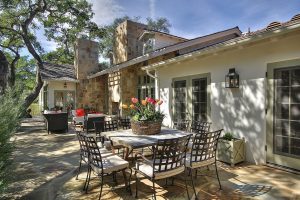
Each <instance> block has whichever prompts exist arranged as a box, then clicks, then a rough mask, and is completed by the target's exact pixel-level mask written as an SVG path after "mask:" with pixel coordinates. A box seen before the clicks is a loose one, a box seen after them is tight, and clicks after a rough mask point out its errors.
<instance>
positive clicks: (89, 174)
mask: <svg viewBox="0 0 300 200" xmlns="http://www.w3.org/2000/svg"><path fill="white" fill-rule="evenodd" d="M91 173H92V168H91V167H90V166H89V170H88V178H87V183H86V188H85V193H86V194H87V191H88V189H89V184H90V180H91Z"/></svg>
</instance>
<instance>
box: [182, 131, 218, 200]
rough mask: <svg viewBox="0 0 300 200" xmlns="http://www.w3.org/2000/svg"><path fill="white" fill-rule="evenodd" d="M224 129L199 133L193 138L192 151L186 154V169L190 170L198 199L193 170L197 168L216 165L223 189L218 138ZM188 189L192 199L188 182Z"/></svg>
mask: <svg viewBox="0 0 300 200" xmlns="http://www.w3.org/2000/svg"><path fill="white" fill-rule="evenodd" d="M222 131H223V129H221V130H218V131H214V132H202V133H197V134H196V135H195V136H194V138H193V143H192V148H191V152H190V153H187V154H186V159H185V166H186V169H187V170H188V171H189V174H190V177H191V181H192V186H193V190H194V193H195V197H196V199H197V193H196V189H195V185H194V180H193V170H195V171H196V172H197V169H199V168H201V167H207V166H209V165H214V166H215V169H216V176H217V179H218V182H219V187H220V189H222V187H221V183H220V179H219V174H218V169H217V160H216V150H217V145H218V140H219V137H220V135H221V132H222ZM196 175H197V174H196ZM186 191H187V195H188V198H189V199H190V197H189V192H188V188H187V184H186Z"/></svg>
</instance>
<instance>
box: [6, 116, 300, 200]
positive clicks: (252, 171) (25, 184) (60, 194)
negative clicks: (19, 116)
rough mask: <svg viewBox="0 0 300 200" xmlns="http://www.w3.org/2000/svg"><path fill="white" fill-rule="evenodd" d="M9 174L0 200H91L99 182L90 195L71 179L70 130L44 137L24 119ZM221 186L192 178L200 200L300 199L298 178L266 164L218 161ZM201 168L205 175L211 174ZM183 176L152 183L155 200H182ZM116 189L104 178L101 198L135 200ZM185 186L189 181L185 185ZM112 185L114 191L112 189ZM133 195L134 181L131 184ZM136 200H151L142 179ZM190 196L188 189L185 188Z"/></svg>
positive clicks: (38, 125) (73, 145)
mask: <svg viewBox="0 0 300 200" xmlns="http://www.w3.org/2000/svg"><path fill="white" fill-rule="evenodd" d="M14 140H15V144H16V149H15V151H14V153H13V157H14V161H13V165H12V171H13V173H12V174H13V176H12V179H11V183H10V185H9V188H8V191H7V193H6V194H4V195H2V196H0V199H18V198H21V199H39V200H40V199H59V200H63V199H96V198H98V194H99V180H98V179H97V178H96V177H94V178H93V179H92V181H91V184H90V187H89V192H88V194H85V193H84V192H83V191H82V187H83V184H84V180H85V175H86V173H85V171H86V168H84V169H83V172H82V173H81V174H80V176H79V180H75V175H76V168H77V166H78V149H79V145H78V142H77V140H76V136H75V132H74V129H72V128H70V131H69V133H56V134H51V135H48V134H47V132H46V131H45V129H44V125H43V123H42V122H38V121H32V120H30V121H27V122H24V123H23V124H22V127H21V129H20V131H19V132H18V133H17V134H16V135H15V137H14ZM219 169H220V177H221V184H222V187H223V190H219V189H218V183H217V181H216V179H213V178H209V177H200V176H199V177H198V178H197V180H196V185H197V192H198V197H199V198H200V199H300V175H296V174H292V173H288V172H285V171H282V170H278V169H273V168H270V167H267V166H256V165H250V164H247V163H246V164H242V165H238V166H236V167H229V166H227V165H225V164H223V163H219ZM212 171H213V170H211V171H209V172H208V171H207V170H206V169H204V172H205V173H211V172H212ZM181 179H183V176H179V177H177V178H176V179H175V182H174V183H175V184H174V186H165V181H161V182H158V184H157V188H158V189H157V197H158V199H187V195H186V190H185V185H184V181H182V180H181ZM117 180H118V185H116V186H115V184H114V183H113V182H112V178H111V177H110V176H109V177H106V178H105V179H104V181H105V185H104V187H103V189H104V190H103V198H102V199H134V196H130V195H129V194H128V193H127V192H126V191H125V189H124V182H123V177H122V175H121V174H119V175H118V176H117ZM189 184H190V183H189ZM111 187H113V189H111ZM131 188H132V192H133V193H134V192H135V178H134V177H133V179H132V182H131ZM139 191H140V192H139V199H151V182H150V181H148V180H146V179H143V178H142V177H141V183H140V184H139ZM189 192H190V195H192V194H193V193H192V188H191V187H190V188H189Z"/></svg>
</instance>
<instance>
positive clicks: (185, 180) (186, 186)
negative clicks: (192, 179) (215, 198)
mask: <svg viewBox="0 0 300 200" xmlns="http://www.w3.org/2000/svg"><path fill="white" fill-rule="evenodd" d="M185 174H186V170H184V182H185V188H186V193H187V196H188V199H189V200H190V195H189V188H188V185H187V178H186V176H185Z"/></svg>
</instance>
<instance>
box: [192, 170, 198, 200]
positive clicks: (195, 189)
mask: <svg viewBox="0 0 300 200" xmlns="http://www.w3.org/2000/svg"><path fill="white" fill-rule="evenodd" d="M190 172H191V181H192V185H193V190H194V194H195V199H198V198H197V193H196V189H195V184H194V180H193V171H192V169H191V168H190Z"/></svg>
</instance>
